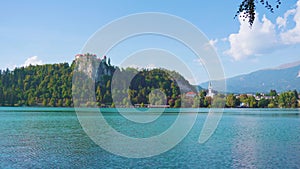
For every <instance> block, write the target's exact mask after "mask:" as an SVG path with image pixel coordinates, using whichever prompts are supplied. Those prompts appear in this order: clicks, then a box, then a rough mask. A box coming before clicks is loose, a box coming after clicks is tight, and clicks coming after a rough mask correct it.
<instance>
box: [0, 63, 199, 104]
mask: <svg viewBox="0 0 300 169" xmlns="http://www.w3.org/2000/svg"><path fill="white" fill-rule="evenodd" d="M98 60H99V59H98ZM103 64H104V65H105V66H104V67H106V68H105V70H107V69H108V70H110V71H111V72H112V73H113V72H114V71H115V70H118V71H121V72H122V73H123V74H128V73H129V74H130V73H136V74H137V75H136V76H135V78H134V79H133V80H132V82H131V85H130V89H129V90H126V89H125V90H123V91H118V92H120V93H122V92H123V93H126V94H127V93H128V94H129V97H130V100H131V102H132V103H133V104H148V103H149V96H148V95H149V93H150V92H151V90H153V89H156V88H159V89H161V90H162V91H163V92H164V93H165V94H166V96H167V103H161V104H169V105H170V107H175V106H179V105H178V104H179V103H180V91H179V88H178V84H177V82H175V81H174V80H173V79H172V78H170V76H168V75H167V74H172V76H176V77H177V78H176V79H180V81H179V82H178V83H181V84H182V85H183V86H184V89H185V90H186V91H189V90H190V91H195V89H194V87H192V86H191V85H190V84H189V83H188V81H186V80H185V79H184V78H183V77H182V76H180V75H179V74H178V73H176V72H170V71H166V70H162V69H153V70H140V71H139V70H136V69H132V68H128V69H119V68H118V67H115V66H111V65H110V63H106V60H105V62H103ZM75 65H76V60H75V61H73V63H72V64H71V65H69V64H68V63H60V64H46V65H36V66H28V67H21V68H15V69H14V70H13V71H10V70H8V69H7V70H2V71H0V106H59V107H69V106H73V99H72V79H73V70H74V67H75ZM101 71H102V74H100V75H97V78H98V80H96V85H95V94H96V102H92V103H87V104H94V105H95V104H96V105H98V106H114V105H115V103H113V101H112V96H111V91H110V87H111V78H112V74H107V73H106V74H105V73H104V74H103V71H104V70H101V68H100V67H99V68H98V70H97V72H101ZM120 83H121V82H120ZM186 91H181V92H186ZM157 102H159V100H158V101H157ZM176 103H177V105H176ZM121 104H122V103H118V105H121ZM157 104H159V103H157ZM126 106H131V105H126Z"/></svg>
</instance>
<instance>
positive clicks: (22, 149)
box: [0, 108, 300, 168]
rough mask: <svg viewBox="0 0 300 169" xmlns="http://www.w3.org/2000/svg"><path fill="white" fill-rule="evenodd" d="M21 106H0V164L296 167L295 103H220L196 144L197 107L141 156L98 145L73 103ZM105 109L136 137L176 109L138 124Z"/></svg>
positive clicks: (154, 130)
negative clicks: (186, 123) (209, 130)
mask: <svg viewBox="0 0 300 169" xmlns="http://www.w3.org/2000/svg"><path fill="white" fill-rule="evenodd" d="M22 109H24V108H0V138H1V139H0V147H1V148H0V168H45V167H47V166H51V167H52V168H66V167H67V168H124V167H129V168H132V167H135V168H300V160H299V159H300V118H299V117H300V116H299V113H298V112H299V110H297V109H296V110H288V109H272V110H265V109H263V110H262V109H226V110H225V112H224V115H223V118H222V119H221V121H220V123H219V126H218V128H217V130H216V131H215V133H214V135H213V136H212V137H211V138H210V139H209V140H208V141H207V142H205V143H204V144H199V143H198V138H199V134H200V131H201V128H202V126H203V123H204V121H205V118H206V116H207V114H206V113H205V112H207V109H201V112H202V113H199V114H198V118H197V121H196V124H195V125H194V127H193V129H192V130H191V132H190V133H189V134H188V136H187V137H186V138H185V139H184V140H183V141H182V142H181V143H179V144H178V145H177V146H176V147H175V148H173V149H171V150H170V151H168V152H166V153H163V154H160V155H158V156H154V157H151V158H144V159H128V158H123V157H119V156H115V155H113V154H110V153H109V152H106V151H104V150H103V149H101V148H100V147H99V146H97V145H96V144H95V143H93V141H92V140H91V139H90V138H89V137H88V136H87V135H86V134H85V133H84V131H83V130H82V128H81V126H80V124H79V122H78V119H77V117H76V113H75V112H73V109H61V108H59V109H53V108H47V109H43V108H34V109H32V108H30V109H26V108H25V109H24V110H22ZM15 110H17V111H15ZM110 111H111V112H110V113H108V114H106V115H105V116H106V119H107V120H108V121H109V123H110V124H111V125H112V126H113V127H114V128H115V129H116V130H118V131H120V132H122V133H124V134H127V135H130V136H140V137H148V136H152V135H156V134H158V133H160V132H162V131H164V130H165V129H167V128H168V127H169V126H170V125H171V124H172V123H173V122H174V119H175V118H176V115H177V114H176V113H174V112H176V110H174V109H173V110H171V112H173V113H170V114H165V115H163V116H162V117H160V118H159V119H158V121H156V122H152V123H150V124H147V125H146V126H141V125H140V124H133V123H130V121H128V120H126V119H125V120H124V119H122V117H121V116H116V115H114V114H112V113H113V111H112V110H110ZM186 111H188V110H186ZM189 111H192V110H190V109H189Z"/></svg>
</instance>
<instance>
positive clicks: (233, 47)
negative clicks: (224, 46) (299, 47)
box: [225, 0, 300, 60]
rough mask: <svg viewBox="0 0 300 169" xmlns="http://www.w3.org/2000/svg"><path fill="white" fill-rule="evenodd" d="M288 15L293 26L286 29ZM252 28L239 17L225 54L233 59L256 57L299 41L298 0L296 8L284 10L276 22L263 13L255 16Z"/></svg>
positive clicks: (299, 5)
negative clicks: (237, 25)
mask: <svg viewBox="0 0 300 169" xmlns="http://www.w3.org/2000/svg"><path fill="white" fill-rule="evenodd" d="M290 16H293V21H292V22H293V23H295V26H294V27H293V28H290V29H288V28H287V25H288V24H289V23H290V21H289V19H291V17H290ZM255 18H257V19H255V21H254V23H253V26H252V28H250V27H249V23H248V22H244V21H243V18H239V22H240V29H239V32H238V33H233V34H231V35H229V37H228V41H229V43H230V49H229V50H227V51H225V54H227V55H229V56H232V57H233V58H234V60H241V59H245V58H248V57H253V56H254V57H256V56H260V55H263V54H267V53H271V52H273V51H275V50H280V49H282V48H284V47H286V46H287V45H293V44H298V43H300V0H298V2H297V5H296V8H295V9H291V10H288V11H286V12H285V14H284V16H283V17H281V16H279V17H277V19H276V24H273V23H272V22H271V21H270V20H269V19H267V18H266V16H265V15H264V16H263V17H262V19H261V20H260V19H258V18H259V15H258V14H257V15H256V16H255Z"/></svg>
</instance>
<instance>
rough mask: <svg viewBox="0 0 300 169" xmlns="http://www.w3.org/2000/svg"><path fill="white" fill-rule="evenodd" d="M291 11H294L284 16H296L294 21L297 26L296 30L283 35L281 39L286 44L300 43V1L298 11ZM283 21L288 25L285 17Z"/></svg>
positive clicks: (299, 1)
mask: <svg viewBox="0 0 300 169" xmlns="http://www.w3.org/2000/svg"><path fill="white" fill-rule="evenodd" d="M291 11H292V10H290V11H287V12H286V13H285V14H284V15H294V18H293V21H294V22H295V24H296V25H295V27H294V28H292V29H290V30H286V31H285V32H282V33H281V35H280V37H281V40H282V42H283V43H284V44H296V43H300V0H298V2H297V7H296V9H295V10H294V11H292V12H291ZM279 20H280V19H279ZM283 20H284V21H283V22H284V23H285V24H286V22H287V21H286V20H287V18H285V16H284V19H283Z"/></svg>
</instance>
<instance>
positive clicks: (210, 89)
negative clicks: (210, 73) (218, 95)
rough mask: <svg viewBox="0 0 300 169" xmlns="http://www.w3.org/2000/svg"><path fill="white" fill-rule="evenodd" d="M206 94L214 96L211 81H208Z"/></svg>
mask: <svg viewBox="0 0 300 169" xmlns="http://www.w3.org/2000/svg"><path fill="white" fill-rule="evenodd" d="M207 96H210V97H214V93H213V88H212V85H211V82H209V84H208V93H207Z"/></svg>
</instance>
